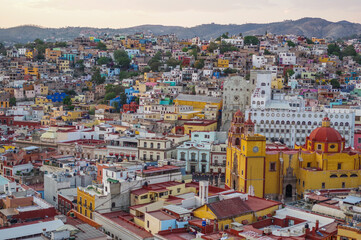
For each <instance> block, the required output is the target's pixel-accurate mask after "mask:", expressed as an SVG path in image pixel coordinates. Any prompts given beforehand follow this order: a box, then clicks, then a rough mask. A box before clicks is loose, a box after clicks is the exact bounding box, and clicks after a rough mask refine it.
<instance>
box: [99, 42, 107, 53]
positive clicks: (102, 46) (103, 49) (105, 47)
mask: <svg viewBox="0 0 361 240" xmlns="http://www.w3.org/2000/svg"><path fill="white" fill-rule="evenodd" d="M97 49H99V50H102V51H105V50H107V46H106V45H105V44H104V43H102V42H98V44H97Z"/></svg>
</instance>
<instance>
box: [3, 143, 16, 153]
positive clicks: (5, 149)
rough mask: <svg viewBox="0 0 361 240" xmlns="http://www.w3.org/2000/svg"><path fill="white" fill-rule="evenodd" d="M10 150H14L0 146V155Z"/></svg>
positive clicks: (11, 147) (6, 146)
mask: <svg viewBox="0 0 361 240" xmlns="http://www.w3.org/2000/svg"><path fill="white" fill-rule="evenodd" d="M12 149H15V147H14V146H10V145H3V146H0V153H5V152H6V151H7V150H12Z"/></svg>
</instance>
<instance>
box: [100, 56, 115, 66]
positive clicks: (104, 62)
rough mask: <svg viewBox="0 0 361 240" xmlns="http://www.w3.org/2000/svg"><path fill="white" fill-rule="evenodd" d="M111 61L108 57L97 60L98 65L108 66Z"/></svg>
mask: <svg viewBox="0 0 361 240" xmlns="http://www.w3.org/2000/svg"><path fill="white" fill-rule="evenodd" d="M111 61H112V60H111V59H110V58H108V57H101V58H99V59H98V60H97V63H98V65H103V64H109V63H110V62H111Z"/></svg>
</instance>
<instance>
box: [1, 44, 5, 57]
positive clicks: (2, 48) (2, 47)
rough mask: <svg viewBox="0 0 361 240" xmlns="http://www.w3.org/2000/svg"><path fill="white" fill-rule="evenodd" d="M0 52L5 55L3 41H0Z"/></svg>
mask: <svg viewBox="0 0 361 240" xmlns="http://www.w3.org/2000/svg"><path fill="white" fill-rule="evenodd" d="M0 54H2V55H6V48H5V45H4V44H3V43H0Z"/></svg>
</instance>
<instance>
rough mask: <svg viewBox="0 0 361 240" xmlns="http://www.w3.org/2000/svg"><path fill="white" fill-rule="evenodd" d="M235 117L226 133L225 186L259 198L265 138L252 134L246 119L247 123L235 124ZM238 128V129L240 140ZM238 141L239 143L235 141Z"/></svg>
mask: <svg viewBox="0 0 361 240" xmlns="http://www.w3.org/2000/svg"><path fill="white" fill-rule="evenodd" d="M237 113H238V112H237ZM237 113H236V114H235V116H234V120H233V121H232V125H231V128H230V130H229V133H228V136H229V138H228V148H227V166H226V186H227V187H228V188H233V189H235V190H238V191H241V192H247V193H248V192H250V191H251V192H254V194H255V196H257V197H263V196H264V186H265V155H266V138H265V137H264V136H262V135H258V134H254V123H253V122H252V120H251V118H250V116H249V117H248V120H247V121H244V118H242V120H243V121H242V123H239V122H237V121H235V119H236V115H237ZM238 115H239V113H238ZM242 116H243V114H242ZM238 127H241V128H240V129H241V130H240V132H241V133H240V136H239V135H238V131H237V128H238ZM235 130H236V132H234V131H235ZM238 137H240V142H239V140H237V138H238Z"/></svg>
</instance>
